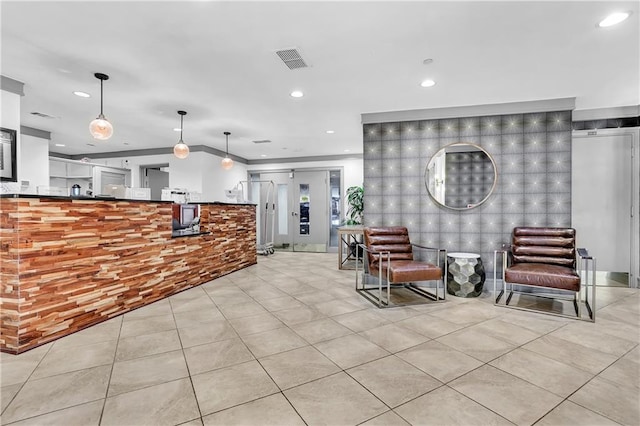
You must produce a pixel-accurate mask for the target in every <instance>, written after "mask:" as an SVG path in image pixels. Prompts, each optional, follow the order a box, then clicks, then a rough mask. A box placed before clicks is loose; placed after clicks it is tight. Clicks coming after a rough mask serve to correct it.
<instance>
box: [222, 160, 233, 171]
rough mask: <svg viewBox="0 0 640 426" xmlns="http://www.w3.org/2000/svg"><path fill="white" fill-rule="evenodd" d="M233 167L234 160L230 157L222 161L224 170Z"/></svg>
mask: <svg viewBox="0 0 640 426" xmlns="http://www.w3.org/2000/svg"><path fill="white" fill-rule="evenodd" d="M232 167H233V160H232V159H231V158H229V157H225V158H223V159H222V168H223V169H225V170H229V169H230V168H232Z"/></svg>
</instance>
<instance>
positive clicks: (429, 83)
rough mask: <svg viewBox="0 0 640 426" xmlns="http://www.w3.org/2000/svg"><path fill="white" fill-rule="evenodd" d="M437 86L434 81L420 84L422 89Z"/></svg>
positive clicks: (425, 81)
mask: <svg viewBox="0 0 640 426" xmlns="http://www.w3.org/2000/svg"><path fill="white" fill-rule="evenodd" d="M435 85H436V82H435V81H433V80H424V81H423V82H422V83H420V86H422V87H431V86H435Z"/></svg>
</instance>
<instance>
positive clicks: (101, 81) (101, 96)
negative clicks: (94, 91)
mask: <svg viewBox="0 0 640 426" xmlns="http://www.w3.org/2000/svg"><path fill="white" fill-rule="evenodd" d="M102 83H104V81H103V80H102V79H101V80H100V115H102V116H104V114H103V112H102V98H103V95H102Z"/></svg>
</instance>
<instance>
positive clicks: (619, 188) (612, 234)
mask: <svg viewBox="0 0 640 426" xmlns="http://www.w3.org/2000/svg"><path fill="white" fill-rule="evenodd" d="M632 142H633V140H632V137H631V135H628V134H627V135H625V134H620V135H594V136H588V135H574V137H573V143H572V159H571V164H572V173H571V181H572V184H571V188H572V202H571V222H572V224H573V227H574V228H575V229H576V238H577V244H578V246H579V247H585V248H587V249H589V254H591V255H592V256H594V257H595V258H596V262H597V263H596V265H597V269H598V271H608V272H620V273H627V274H628V273H629V272H630V271H631V251H632V240H631V220H632V218H631V215H632V207H631V206H632V202H633V192H632V191H633V189H632V187H633V177H632V168H633V167H632V164H633V163H632Z"/></svg>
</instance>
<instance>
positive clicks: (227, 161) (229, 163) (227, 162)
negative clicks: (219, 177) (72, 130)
mask: <svg viewBox="0 0 640 426" xmlns="http://www.w3.org/2000/svg"><path fill="white" fill-rule="evenodd" d="M230 134H231V132H224V135H225V136H226V137H227V150H226V154H225V156H224V158H223V159H222V163H221V164H222V168H223V169H225V170H229V169H230V168H232V167H233V160H232V159H231V158H229V135H230Z"/></svg>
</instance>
